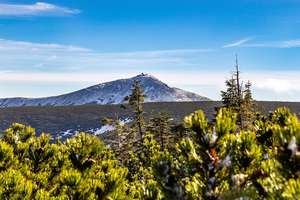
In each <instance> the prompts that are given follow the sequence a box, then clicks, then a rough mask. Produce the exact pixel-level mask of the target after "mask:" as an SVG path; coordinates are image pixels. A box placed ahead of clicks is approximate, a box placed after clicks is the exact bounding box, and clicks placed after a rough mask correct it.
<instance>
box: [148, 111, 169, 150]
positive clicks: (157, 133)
mask: <svg viewBox="0 0 300 200" xmlns="http://www.w3.org/2000/svg"><path fill="white" fill-rule="evenodd" d="M170 121H171V118H170V117H169V115H168V114H167V113H159V114H158V116H157V117H153V118H152V119H150V126H149V127H148V129H149V131H150V132H151V133H152V134H154V137H155V139H156V140H157V141H158V143H159V144H160V147H161V148H162V149H165V148H166V147H168V146H169V145H170V140H171V138H172V133H170V132H171V130H170V129H171V124H170Z"/></svg>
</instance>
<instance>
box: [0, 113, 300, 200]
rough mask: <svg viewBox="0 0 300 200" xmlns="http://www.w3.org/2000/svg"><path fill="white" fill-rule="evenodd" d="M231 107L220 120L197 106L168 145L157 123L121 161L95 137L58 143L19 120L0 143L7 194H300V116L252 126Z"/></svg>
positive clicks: (0, 182) (273, 117) (0, 192)
mask: <svg viewBox="0 0 300 200" xmlns="http://www.w3.org/2000/svg"><path fill="white" fill-rule="evenodd" d="M231 110H232V109H228V108H222V109H220V110H219V111H218V113H217V115H216V119H215V120H214V123H210V122H209V121H208V120H207V118H206V117H205V115H204V113H203V112H202V111H195V112H194V113H192V114H190V115H189V116H187V117H185V119H184V128H185V132H186V134H184V136H182V137H181V138H180V139H178V140H169V143H168V144H165V145H163V146H162V145H161V138H157V137H156V135H157V134H156V133H152V132H151V130H155V127H153V123H152V124H151V128H152V129H146V128H145V130H147V131H145V132H144V134H143V137H142V138H141V139H140V140H139V141H138V142H136V143H133V145H129V146H128V147H126V148H127V149H122V151H123V152H122V157H121V159H120V158H118V157H117V156H116V154H115V152H114V151H115V150H114V149H110V148H108V147H107V146H106V145H105V144H104V143H103V142H102V141H101V140H100V139H99V138H97V137H95V136H92V135H89V134H85V133H80V134H78V135H77V136H75V137H74V138H71V139H68V140H67V141H65V142H64V143H62V142H60V141H57V142H55V143H51V142H50V135H47V134H41V135H40V136H36V135H35V130H34V129H33V128H31V127H27V126H24V125H21V124H13V125H12V127H11V128H9V129H7V130H6V132H5V134H4V136H3V137H2V138H1V140H0V199H45V200H46V199H103V200H104V199H188V200H189V199H191V200H192V199H300V192H299V191H300V152H299V144H300V122H299V120H298V118H297V116H296V115H294V114H292V113H291V112H290V111H289V110H288V109H286V108H279V109H277V110H275V111H274V112H272V113H271V114H270V115H269V116H263V115H257V119H256V120H255V121H254V123H253V125H252V126H251V129H249V130H248V129H241V128H237V127H238V125H237V124H238V122H237V114H235V113H233V112H232V111H231ZM146 125H147V124H145V126H146ZM169 130H171V129H169ZM118 131H124V132H125V131H128V128H126V129H124V130H122V129H120V130H118ZM129 131H132V130H129ZM172 134H174V135H176V132H174V131H173V133H172ZM122 135H129V134H122ZM124 141H125V140H124ZM166 141H168V140H166ZM175 141H176V142H175ZM125 146H126V145H125ZM116 151H118V149H117V150H116Z"/></svg>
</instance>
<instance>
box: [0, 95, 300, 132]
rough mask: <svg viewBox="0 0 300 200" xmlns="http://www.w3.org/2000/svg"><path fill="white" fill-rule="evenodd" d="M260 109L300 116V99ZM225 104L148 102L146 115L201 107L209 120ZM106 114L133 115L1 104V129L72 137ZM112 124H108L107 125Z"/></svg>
mask: <svg viewBox="0 0 300 200" xmlns="http://www.w3.org/2000/svg"><path fill="white" fill-rule="evenodd" d="M256 103H257V110H258V111H260V112H262V113H264V114H268V113H269V112H270V111H274V110H275V109H276V108H278V107H287V108H289V109H291V111H292V112H294V113H296V114H297V115H298V117H300V115H299V114H300V102H271V101H269V102H256ZM220 106H222V103H221V102H219V101H201V102H163V103H146V104H145V105H144V110H145V118H146V119H149V118H151V117H154V116H157V115H158V113H159V112H165V113H169V115H170V117H171V118H173V121H172V122H173V123H174V124H179V123H181V122H182V120H183V118H184V116H186V115H188V114H190V113H192V112H194V111H195V110H198V109H201V110H203V111H204V112H205V114H206V116H207V117H208V119H209V120H212V119H213V118H214V116H215V108H216V107H220ZM105 117H109V118H113V119H115V118H119V119H122V120H124V121H126V120H127V119H131V118H132V110H131V109H122V108H121V107H120V106H119V105H83V106H58V107H53V106H43V107H37V106H36V107H10V108H0V132H1V131H3V130H5V129H7V128H8V127H9V126H11V124H12V123H14V122H18V123H22V124H26V125H30V126H32V127H34V128H36V130H37V133H38V134H40V133H41V132H43V131H45V132H47V133H51V134H52V135H53V136H57V135H58V136H65V137H70V136H72V133H75V132H76V131H85V132H90V133H95V130H96V131H99V130H102V127H103V126H102V125H103V124H101V121H102V119H104V118H105ZM108 128H109V127H108Z"/></svg>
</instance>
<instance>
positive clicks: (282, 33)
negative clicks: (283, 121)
mask: <svg viewBox="0 0 300 200" xmlns="http://www.w3.org/2000/svg"><path fill="white" fill-rule="evenodd" d="M235 54H237V55H238V58H239V66H240V70H241V72H242V79H243V80H244V81H248V80H250V81H251V82H252V84H253V95H254V98H255V99H257V100H270V101H273V100H276V101H300V59H299V58H300V0H272V1H270V0H239V1H236V0H232V1H228V0H218V1H216V0H202V1H199V0H185V1H182V0H163V1H162V0H151V1H141V0H109V1H105V0H89V1H87V0H73V1H72V0H44V1H32V0H0V98H6V97H44V96H53V95H59V94H64V93H68V92H72V91H75V90H78V89H82V88H85V87H87V86H91V85H94V84H98V83H101V82H106V81H111V80H115V79H119V78H128V77H132V76H135V75H137V74H140V73H142V72H143V73H148V74H151V75H153V76H155V77H157V78H159V79H160V80H162V81H163V82H166V83H167V84H169V85H170V86H174V87H179V88H182V89H186V90H189V91H192V92H196V93H198V94H200V95H203V96H207V97H209V98H211V99H214V100H219V99H220V90H222V89H224V82H225V80H226V79H228V78H230V76H231V73H232V71H233V70H234V63H235Z"/></svg>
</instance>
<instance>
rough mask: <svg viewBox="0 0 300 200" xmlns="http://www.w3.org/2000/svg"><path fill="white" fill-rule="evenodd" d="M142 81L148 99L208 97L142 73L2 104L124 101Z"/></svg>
mask: <svg viewBox="0 0 300 200" xmlns="http://www.w3.org/2000/svg"><path fill="white" fill-rule="evenodd" d="M135 80H138V81H140V83H141V86H142V88H143V90H144V93H145V95H146V98H145V102H178V101H208V100H209V99H208V98H206V97H202V96H200V95H197V94H195V93H191V92H187V91H184V90H181V89H178V88H172V87H169V86H168V85H166V84H165V83H163V82H161V81H160V80H158V79H157V78H155V77H153V76H150V75H147V74H140V75H138V76H135V77H133V78H129V79H120V80H116V81H111V82H107V83H102V84H98V85H95V86H92V87H88V88H86V89H82V90H79V91H76V92H72V93H69V94H65V95H60V96H54V97H46V98H6V99H0V107H19V106H66V105H84V104H102V105H105V104H121V103H124V98H125V97H126V96H128V95H129V94H130V93H131V88H132V84H133V82H134V81H135Z"/></svg>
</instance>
